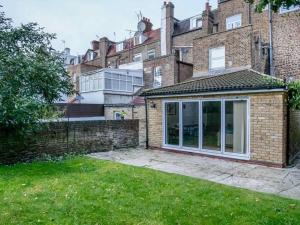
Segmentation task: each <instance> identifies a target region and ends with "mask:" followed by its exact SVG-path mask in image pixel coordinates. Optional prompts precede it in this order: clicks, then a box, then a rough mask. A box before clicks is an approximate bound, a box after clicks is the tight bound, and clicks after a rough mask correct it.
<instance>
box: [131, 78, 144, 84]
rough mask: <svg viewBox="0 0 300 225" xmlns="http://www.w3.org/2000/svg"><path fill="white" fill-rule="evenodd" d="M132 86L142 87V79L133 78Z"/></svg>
mask: <svg viewBox="0 0 300 225" xmlns="http://www.w3.org/2000/svg"><path fill="white" fill-rule="evenodd" d="M133 85H140V86H142V85H143V78H142V77H133Z"/></svg>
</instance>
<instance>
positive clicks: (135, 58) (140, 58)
mask: <svg viewBox="0 0 300 225" xmlns="http://www.w3.org/2000/svg"><path fill="white" fill-rule="evenodd" d="M133 61H134V62H140V61H142V53H138V54H135V55H134V56H133Z"/></svg>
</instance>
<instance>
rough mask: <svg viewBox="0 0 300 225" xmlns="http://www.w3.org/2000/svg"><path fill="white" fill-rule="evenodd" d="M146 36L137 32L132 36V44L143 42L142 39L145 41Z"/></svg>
mask: <svg viewBox="0 0 300 225" xmlns="http://www.w3.org/2000/svg"><path fill="white" fill-rule="evenodd" d="M146 39H147V37H146V36H145V35H143V34H137V35H136V36H135V37H134V45H140V44H143V43H144V41H146Z"/></svg>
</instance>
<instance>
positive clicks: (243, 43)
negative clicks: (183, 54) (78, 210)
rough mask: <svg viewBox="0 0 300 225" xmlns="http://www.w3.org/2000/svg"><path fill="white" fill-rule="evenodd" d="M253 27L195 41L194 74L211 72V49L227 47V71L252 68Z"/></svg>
mask: <svg viewBox="0 0 300 225" xmlns="http://www.w3.org/2000/svg"><path fill="white" fill-rule="evenodd" d="M251 31H252V28H251V26H246V27H241V28H238V29H234V30H231V31H227V32H220V33H215V34H212V35H208V36H205V37H200V38H197V39H195V40H194V74H197V75H201V74H206V73H207V72H208V71H209V49H210V48H216V47H221V46H225V63H226V65H225V66H226V69H230V68H236V67H247V66H248V67H251V63H252V62H251V40H252V35H251Z"/></svg>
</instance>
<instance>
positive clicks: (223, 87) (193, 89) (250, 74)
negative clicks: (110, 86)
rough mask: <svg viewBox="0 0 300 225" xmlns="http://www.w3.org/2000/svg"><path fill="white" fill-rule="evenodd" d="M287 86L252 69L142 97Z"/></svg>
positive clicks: (197, 80)
mask: <svg viewBox="0 0 300 225" xmlns="http://www.w3.org/2000/svg"><path fill="white" fill-rule="evenodd" d="M283 88H285V85H284V84H283V83H282V82H280V80H279V79H276V78H272V77H270V76H268V75H264V74H260V73H258V72H256V71H254V70H251V69H244V70H240V71H235V72H230V73H226V74H220V75H214V76H209V77H204V78H198V79H194V80H191V81H187V82H183V83H179V84H175V85H172V86H166V87H162V88H156V89H150V90H145V91H144V92H142V93H141V96H163V95H180V94H197V93H209V92H221V91H222V92H223V91H248V90H262V89H269V90H272V89H283Z"/></svg>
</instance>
